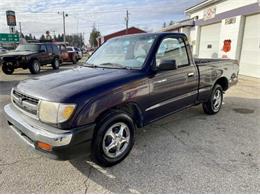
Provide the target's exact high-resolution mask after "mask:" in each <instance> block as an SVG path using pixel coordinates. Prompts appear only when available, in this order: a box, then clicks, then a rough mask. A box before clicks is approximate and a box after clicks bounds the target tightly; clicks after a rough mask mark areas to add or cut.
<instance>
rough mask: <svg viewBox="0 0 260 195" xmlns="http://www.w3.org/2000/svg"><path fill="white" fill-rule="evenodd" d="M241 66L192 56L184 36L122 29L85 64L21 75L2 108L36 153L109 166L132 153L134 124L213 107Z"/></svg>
mask: <svg viewBox="0 0 260 195" xmlns="http://www.w3.org/2000/svg"><path fill="white" fill-rule="evenodd" d="M238 72H239V66H238V63H237V61H234V60H228V59H193V57H192V54H191V50H190V46H189V43H188V41H187V37H186V36H185V35H184V34H180V33H146V34H138V35H127V36H123V37H118V38H113V39H111V40H109V41H107V42H105V43H104V44H103V45H102V46H101V47H100V48H98V49H97V50H96V51H95V52H94V53H93V55H92V56H91V57H90V58H89V59H88V60H87V61H86V62H85V64H83V65H80V66H78V67H75V68H73V69H70V70H65V71H62V72H58V73H52V74H49V75H43V76H39V77H36V78H33V79H28V80H24V81H21V82H20V83H19V84H18V85H17V86H16V87H14V88H13V89H12V91H11V103H10V104H8V105H6V106H5V107H4V111H5V114H6V118H7V120H8V123H9V125H10V127H11V129H13V130H14V132H16V133H17V134H18V135H19V136H20V137H21V138H22V139H23V140H24V141H26V142H27V143H28V144H29V145H30V146H32V147H33V148H35V149H36V151H40V152H41V153H42V154H46V155H47V156H50V157H53V158H55V159H69V158H72V157H74V156H75V155H80V154H90V153H91V156H92V158H93V159H94V160H95V161H96V162H97V163H99V164H100V165H102V166H112V165H115V164H117V163H119V162H120V161H122V160H123V159H124V158H125V157H126V156H127V155H128V154H129V152H130V151H131V148H132V147H133V145H134V138H135V131H136V129H137V128H141V127H143V126H145V125H147V124H149V123H151V122H154V121H156V120H158V119H161V118H162V117H165V116H168V115H170V114H173V113H175V112H178V111H181V110H183V109H186V108H189V107H191V106H194V105H198V104H202V106H203V109H204V112H205V113H206V114H209V115H213V114H216V113H218V112H219V111H220V109H221V106H222V102H223V94H224V92H225V91H227V90H228V89H229V88H230V87H231V86H232V85H234V84H236V83H237V81H238Z"/></svg>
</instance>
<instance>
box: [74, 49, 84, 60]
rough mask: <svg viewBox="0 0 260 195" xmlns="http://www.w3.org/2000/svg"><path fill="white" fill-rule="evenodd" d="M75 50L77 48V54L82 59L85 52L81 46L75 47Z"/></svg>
mask: <svg viewBox="0 0 260 195" xmlns="http://www.w3.org/2000/svg"><path fill="white" fill-rule="evenodd" d="M75 50H76V52H77V54H78V56H79V59H81V58H82V57H83V52H82V51H81V49H80V48H77V47H75Z"/></svg>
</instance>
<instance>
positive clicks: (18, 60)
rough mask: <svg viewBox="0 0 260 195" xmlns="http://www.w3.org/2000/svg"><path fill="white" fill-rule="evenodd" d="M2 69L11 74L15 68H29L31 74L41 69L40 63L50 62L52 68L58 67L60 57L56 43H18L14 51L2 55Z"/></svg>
mask: <svg viewBox="0 0 260 195" xmlns="http://www.w3.org/2000/svg"><path fill="white" fill-rule="evenodd" d="M1 58H2V63H3V66H2V70H3V72H4V73H5V74H12V73H13V72H14V69H16V68H23V69H27V68H29V70H30V72H31V73H32V74H37V73H39V72H40V70H41V65H46V64H52V67H53V69H59V66H60V63H61V58H60V51H59V49H58V47H57V45H55V44H52V43H30V44H20V45H18V47H17V48H16V50H15V51H12V52H8V53H7V54H5V55H3V56H2V57H1Z"/></svg>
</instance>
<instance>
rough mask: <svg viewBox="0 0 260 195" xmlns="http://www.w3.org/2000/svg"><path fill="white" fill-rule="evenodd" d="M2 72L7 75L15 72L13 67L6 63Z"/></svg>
mask: <svg viewBox="0 0 260 195" xmlns="http://www.w3.org/2000/svg"><path fill="white" fill-rule="evenodd" d="M2 70H3V72H4V73H5V74H8V75H11V74H13V72H14V67H13V66H12V65H9V64H7V63H4V64H3V66H2Z"/></svg>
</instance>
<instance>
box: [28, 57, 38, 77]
mask: <svg viewBox="0 0 260 195" xmlns="http://www.w3.org/2000/svg"><path fill="white" fill-rule="evenodd" d="M29 70H30V72H31V73H32V74H38V73H39V72H40V71H41V64H40V62H39V61H38V60H33V61H32V62H31V64H30V66H29Z"/></svg>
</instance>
